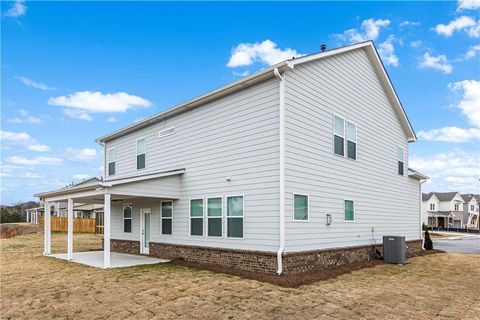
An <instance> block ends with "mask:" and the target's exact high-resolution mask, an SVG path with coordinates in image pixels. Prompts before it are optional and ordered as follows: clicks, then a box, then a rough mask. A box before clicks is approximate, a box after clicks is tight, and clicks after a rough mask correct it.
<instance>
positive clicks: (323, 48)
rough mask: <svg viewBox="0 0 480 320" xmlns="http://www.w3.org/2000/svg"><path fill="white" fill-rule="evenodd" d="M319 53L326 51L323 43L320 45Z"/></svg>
mask: <svg viewBox="0 0 480 320" xmlns="http://www.w3.org/2000/svg"><path fill="white" fill-rule="evenodd" d="M320 51H321V52H325V51H327V45H326V44H325V43H322V44H321V45H320Z"/></svg>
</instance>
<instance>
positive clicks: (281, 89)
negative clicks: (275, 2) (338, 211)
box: [273, 68, 285, 275]
mask: <svg viewBox="0 0 480 320" xmlns="http://www.w3.org/2000/svg"><path fill="white" fill-rule="evenodd" d="M273 73H274V74H275V76H276V77H277V79H278V80H279V81H280V82H279V140H280V141H279V142H280V230H279V231H280V246H279V248H278V252H277V268H278V269H277V274H278V275H281V274H282V272H283V261H282V255H283V252H284V251H285V79H284V77H282V75H281V74H280V72H279V71H278V68H275V69H274V70H273Z"/></svg>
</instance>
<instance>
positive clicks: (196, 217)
mask: <svg viewBox="0 0 480 320" xmlns="http://www.w3.org/2000/svg"><path fill="white" fill-rule="evenodd" d="M190 235H191V236H200V237H202V236H203V199H192V200H190Z"/></svg>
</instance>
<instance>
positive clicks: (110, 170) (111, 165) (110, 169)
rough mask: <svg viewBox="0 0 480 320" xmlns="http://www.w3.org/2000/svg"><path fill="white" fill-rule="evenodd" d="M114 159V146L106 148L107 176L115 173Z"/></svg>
mask: <svg viewBox="0 0 480 320" xmlns="http://www.w3.org/2000/svg"><path fill="white" fill-rule="evenodd" d="M115 161H116V152H115V148H111V149H108V175H109V176H113V175H114V174H115Z"/></svg>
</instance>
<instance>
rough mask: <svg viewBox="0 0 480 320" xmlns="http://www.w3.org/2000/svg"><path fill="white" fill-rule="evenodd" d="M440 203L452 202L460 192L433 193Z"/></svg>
mask: <svg viewBox="0 0 480 320" xmlns="http://www.w3.org/2000/svg"><path fill="white" fill-rule="evenodd" d="M432 193H433V194H435V196H436V197H437V199H438V200H439V201H452V199H453V198H455V196H456V195H457V194H459V193H458V192H432Z"/></svg>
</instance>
